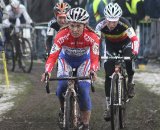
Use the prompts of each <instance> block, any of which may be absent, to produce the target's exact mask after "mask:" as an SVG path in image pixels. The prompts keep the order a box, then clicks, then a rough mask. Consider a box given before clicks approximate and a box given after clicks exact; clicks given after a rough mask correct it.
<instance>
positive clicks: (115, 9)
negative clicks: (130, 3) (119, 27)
mask: <svg viewBox="0 0 160 130" xmlns="http://www.w3.org/2000/svg"><path fill="white" fill-rule="evenodd" d="M104 15H105V17H106V19H107V20H108V21H118V20H119V18H120V17H121V16H122V9H121V7H120V6H119V5H118V4H117V3H115V4H114V3H109V4H108V5H107V6H106V7H105V8H104Z"/></svg>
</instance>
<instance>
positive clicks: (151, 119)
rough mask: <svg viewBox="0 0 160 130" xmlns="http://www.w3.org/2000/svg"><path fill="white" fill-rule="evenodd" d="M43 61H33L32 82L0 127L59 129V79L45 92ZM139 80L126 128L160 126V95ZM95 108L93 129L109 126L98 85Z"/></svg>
mask: <svg viewBox="0 0 160 130" xmlns="http://www.w3.org/2000/svg"><path fill="white" fill-rule="evenodd" d="M42 72H43V65H34V68H33V71H32V73H31V74H30V75H29V76H26V74H21V75H22V76H24V77H27V80H29V81H30V82H31V84H32V86H31V89H30V91H28V93H27V94H24V95H23V94H21V95H20V97H17V98H16V100H17V101H18V103H17V105H15V107H14V109H13V110H11V111H10V112H8V113H7V114H5V115H4V116H3V120H2V121H1V122H0V130H59V128H58V125H57V114H58V110H59V104H58V99H57V97H56V96H55V89H56V85H55V84H56V83H53V86H54V87H53V86H52V87H51V88H52V90H51V91H52V94H50V95H48V94H46V92H45V89H44V87H43V86H44V84H42V83H41V82H40V75H41V73H42ZM142 86H143V84H139V83H137V86H136V91H137V94H136V96H135V98H134V99H133V100H132V101H131V102H130V103H128V107H127V111H128V114H127V123H126V124H127V128H126V129H124V130H160V103H159V99H160V96H158V95H156V94H154V93H151V92H149V91H147V89H146V88H144V87H142ZM91 95H92V102H93V111H92V116H91V123H90V126H91V130H109V129H110V124H109V122H107V123H106V122H105V121H104V120H103V116H102V115H103V111H104V89H103V86H99V87H97V88H96V93H94V94H93V93H92V94H91ZM19 98H20V99H21V100H19Z"/></svg>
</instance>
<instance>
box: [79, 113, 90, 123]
mask: <svg viewBox="0 0 160 130" xmlns="http://www.w3.org/2000/svg"><path fill="white" fill-rule="evenodd" d="M90 116H91V111H81V121H82V122H83V124H84V125H88V124H89V121H90Z"/></svg>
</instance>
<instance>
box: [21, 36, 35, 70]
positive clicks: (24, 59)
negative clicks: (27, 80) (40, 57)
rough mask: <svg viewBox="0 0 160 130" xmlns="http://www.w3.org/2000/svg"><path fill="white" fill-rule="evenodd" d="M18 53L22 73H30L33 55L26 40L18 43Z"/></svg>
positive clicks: (23, 39)
mask: <svg viewBox="0 0 160 130" xmlns="http://www.w3.org/2000/svg"><path fill="white" fill-rule="evenodd" d="M20 52H21V53H20V55H19V59H20V67H21V68H22V70H23V72H25V73H30V72H31V70H32V66H33V53H32V48H31V44H30V42H29V41H28V39H26V38H22V40H21V41H20Z"/></svg>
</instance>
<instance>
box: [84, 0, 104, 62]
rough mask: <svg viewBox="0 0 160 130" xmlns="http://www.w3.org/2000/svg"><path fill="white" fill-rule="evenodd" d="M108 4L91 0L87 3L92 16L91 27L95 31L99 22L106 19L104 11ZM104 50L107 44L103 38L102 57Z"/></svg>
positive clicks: (101, 0) (87, 8) (101, 45)
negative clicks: (103, 18)
mask: <svg viewBox="0 0 160 130" xmlns="http://www.w3.org/2000/svg"><path fill="white" fill-rule="evenodd" d="M106 4H107V2H106V0H89V2H88V3H87V5H86V10H87V11H88V12H89V14H90V18H89V25H90V26H91V27H92V28H93V29H95V27H96V25H97V23H98V21H99V20H100V19H101V18H102V17H104V13H103V11H104V8H105V6H106ZM104 48H105V43H104V39H103V38H102V40H101V44H100V56H104ZM100 64H101V62H100ZM102 64H103V63H102Z"/></svg>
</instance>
